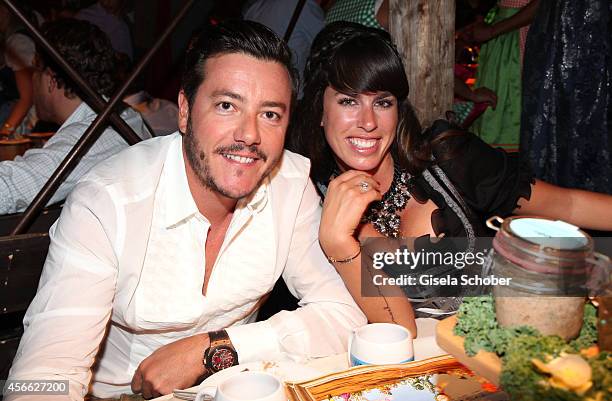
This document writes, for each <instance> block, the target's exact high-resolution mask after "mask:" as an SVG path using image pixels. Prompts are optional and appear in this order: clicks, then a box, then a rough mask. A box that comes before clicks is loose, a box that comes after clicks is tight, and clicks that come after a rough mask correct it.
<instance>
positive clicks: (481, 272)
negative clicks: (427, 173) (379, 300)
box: [361, 236, 612, 298]
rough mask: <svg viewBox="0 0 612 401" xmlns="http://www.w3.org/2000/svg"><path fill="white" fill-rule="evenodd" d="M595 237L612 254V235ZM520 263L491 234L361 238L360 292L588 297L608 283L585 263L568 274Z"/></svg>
mask: <svg viewBox="0 0 612 401" xmlns="http://www.w3.org/2000/svg"><path fill="white" fill-rule="evenodd" d="M595 239H596V240H598V241H596V250H598V251H599V252H601V253H603V254H608V255H611V254H612V238H595ZM553 240H554V239H553ZM553 243H554V241H553ZM598 248H599V249H598ZM515 261H516V260H515ZM516 262H517V264H518V265H520V263H521V260H518V261H516ZM517 264H513V263H512V262H511V261H508V260H506V259H505V258H504V257H502V256H500V254H499V253H498V252H496V251H495V249H494V246H493V238H488V237H481V238H475V239H472V240H468V239H467V238H450V237H449V238H446V237H444V238H430V237H428V236H424V237H418V238H400V239H389V238H368V239H366V240H365V241H363V242H362V258H361V283H362V288H361V290H362V295H363V296H366V297H367V296H372V297H376V296H381V295H382V296H406V295H407V296H408V297H410V298H431V297H463V296H478V295H488V294H491V293H493V292H495V291H497V293H499V290H503V292H504V294H516V295H511V296H523V295H526V296H531V295H551V296H585V295H589V294H592V293H593V292H594V291H595V292H597V291H600V290H601V289H602V286H605V285H609V281H608V282H606V280H605V279H601V277H602V275H603V276H605V272H603V274H602V272H601V271H599V272H598V271H596V268H592V266H590V265H589V264H588V263H586V262H585V266H584V270H583V273H581V274H569V275H566V274H563V272H562V271H560V272H552V273H551V272H547V273H542V272H540V271H538V266H537V264H536V266H534V264H533V263H532V264H530V265H529V266H525V268H523V267H521V266H517ZM574 270H575V269H574ZM557 273H558V274H557ZM595 276H598V277H595ZM604 278H605V277H604ZM506 290H507V291H506Z"/></svg>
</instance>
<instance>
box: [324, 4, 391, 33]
mask: <svg viewBox="0 0 612 401" xmlns="http://www.w3.org/2000/svg"><path fill="white" fill-rule="evenodd" d="M335 21H349V22H355V23H357V24H361V25H365V26H369V27H372V28H377V29H384V30H387V31H388V30H389V0H335V1H333V2H332V3H331V4H330V5H329V9H328V10H327V15H326V17H325V22H326V23H328V24H329V23H332V22H335Z"/></svg>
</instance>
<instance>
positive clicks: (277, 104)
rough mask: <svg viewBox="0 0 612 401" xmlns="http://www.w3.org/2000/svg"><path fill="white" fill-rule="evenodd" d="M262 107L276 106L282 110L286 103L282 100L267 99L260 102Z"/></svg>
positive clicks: (285, 108)
mask: <svg viewBox="0 0 612 401" xmlns="http://www.w3.org/2000/svg"><path fill="white" fill-rule="evenodd" d="M261 106H262V107H278V108H279V109H281V110H282V111H285V110H287V105H286V104H285V103H283V102H275V101H271V100H269V101H267V102H263V103H262V104H261Z"/></svg>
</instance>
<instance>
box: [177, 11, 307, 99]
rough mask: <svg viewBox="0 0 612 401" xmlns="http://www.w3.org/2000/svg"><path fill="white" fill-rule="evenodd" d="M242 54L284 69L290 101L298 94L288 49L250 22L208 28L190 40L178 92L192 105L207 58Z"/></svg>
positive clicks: (268, 30)
mask: <svg viewBox="0 0 612 401" xmlns="http://www.w3.org/2000/svg"><path fill="white" fill-rule="evenodd" d="M231 53H242V54H246V55H249V56H252V57H255V58H256V59H259V60H265V61H275V62H278V63H280V64H282V65H284V66H285V68H287V71H288V72H289V76H290V79H291V86H292V101H291V104H292V105H293V104H294V103H295V101H294V100H295V96H296V93H297V72H296V71H295V69H294V68H293V67H292V64H291V51H290V50H289V47H288V46H287V45H286V44H285V42H283V40H282V39H280V38H279V37H278V36H276V34H275V33H274V32H273V31H272V30H270V29H269V28H267V27H266V26H264V25H262V24H259V23H257V22H253V21H232V20H229V21H225V22H222V23H220V24H219V25H214V26H212V25H211V26H208V27H206V28H204V30H203V31H202V32H201V33H199V34H198V35H197V36H196V37H195V38H194V39H193V40H192V43H191V45H190V47H189V49H188V50H187V55H186V56H185V65H184V70H183V76H182V81H181V89H182V90H183V92H184V93H185V97H186V98H187V101H188V102H189V106H190V107H191V106H192V105H193V102H194V100H195V95H196V93H197V91H198V88H199V87H200V85H201V84H202V81H203V80H204V74H205V71H204V64H205V62H206V60H208V59H209V58H212V57H215V56H220V55H223V54H231Z"/></svg>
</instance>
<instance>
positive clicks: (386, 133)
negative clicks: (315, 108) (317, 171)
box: [321, 86, 398, 171]
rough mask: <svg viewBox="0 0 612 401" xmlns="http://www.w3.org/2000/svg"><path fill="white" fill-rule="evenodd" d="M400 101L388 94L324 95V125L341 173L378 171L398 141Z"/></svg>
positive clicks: (331, 92) (329, 89) (331, 91)
mask: <svg viewBox="0 0 612 401" xmlns="http://www.w3.org/2000/svg"><path fill="white" fill-rule="evenodd" d="M397 120H398V106H397V99H396V98H395V96H393V95H392V94H391V93H389V92H376V93H366V94H364V93H362V94H359V95H357V96H350V95H346V94H344V93H341V92H338V91H337V90H335V89H334V88H332V87H331V86H328V87H327V88H326V89H325V93H324V94H323V117H322V118H321V126H322V127H323V130H324V131H325V138H326V140H327V143H329V146H330V147H331V148H332V150H333V152H334V154H335V156H336V160H337V161H338V163H339V164H340V167H341V169H342V170H347V169H353V170H361V171H375V170H376V169H377V168H378V166H379V165H380V164H381V163H382V161H383V160H384V158H385V156H387V155H388V154H389V149H390V147H391V144H392V143H393V140H394V139H395V129H396V128H397Z"/></svg>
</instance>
